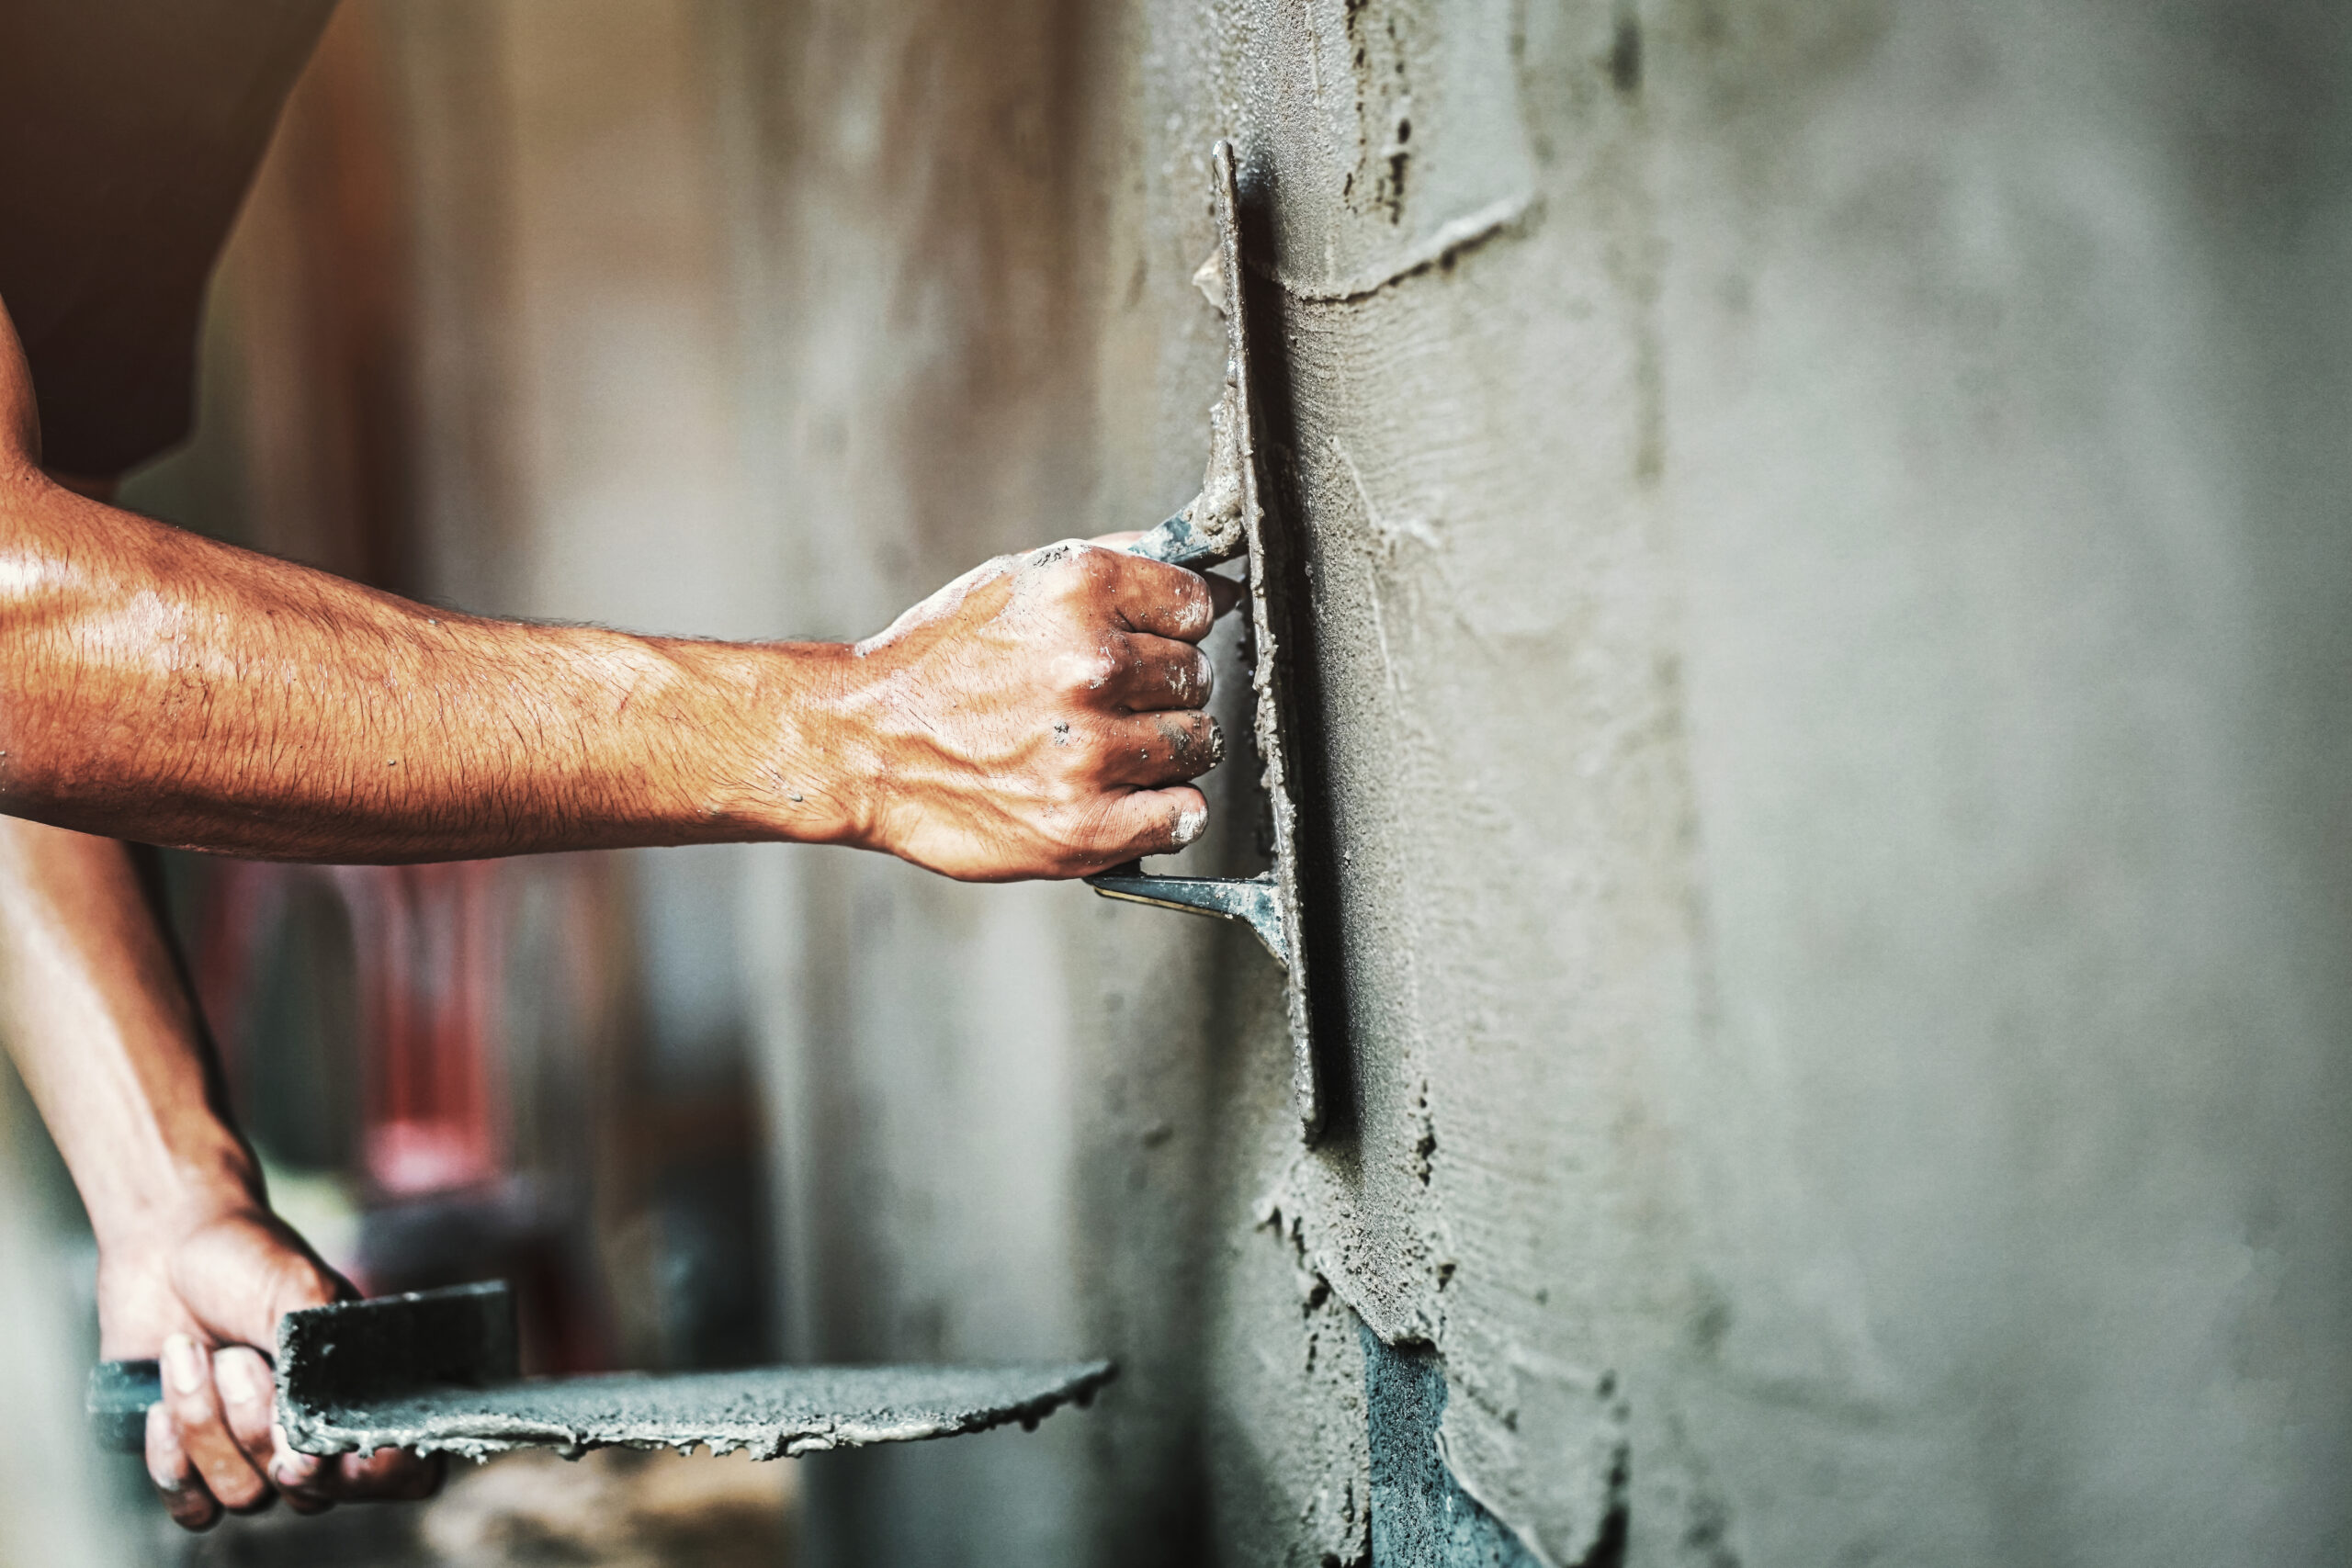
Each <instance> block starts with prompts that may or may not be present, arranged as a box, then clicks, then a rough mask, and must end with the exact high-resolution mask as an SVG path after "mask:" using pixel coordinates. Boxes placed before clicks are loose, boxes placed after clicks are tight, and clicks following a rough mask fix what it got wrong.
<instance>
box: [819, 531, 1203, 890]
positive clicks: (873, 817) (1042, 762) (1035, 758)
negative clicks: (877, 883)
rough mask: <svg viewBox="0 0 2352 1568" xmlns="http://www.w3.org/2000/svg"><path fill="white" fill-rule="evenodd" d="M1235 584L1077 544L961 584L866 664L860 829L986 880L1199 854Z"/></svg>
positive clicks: (917, 611) (856, 670)
mask: <svg viewBox="0 0 2352 1568" xmlns="http://www.w3.org/2000/svg"><path fill="white" fill-rule="evenodd" d="M1212 583H1214V584H1215V585H1216V586H1215V587H1212ZM1233 593H1234V588H1233V585H1232V584H1231V583H1229V582H1227V581H1225V580H1224V579H1222V578H1207V577H1204V576H1203V575H1202V574H1200V573H1198V572H1193V571H1188V570H1185V569H1183V568H1182V567H1177V566H1170V565H1168V564H1166V563H1165V562H1162V561H1153V560H1145V559H1142V558H1138V557H1135V556H1130V555H1126V554H1124V553H1122V552H1121V551H1118V550H1115V549H1110V548H1106V547H1103V545H1100V544H1090V543H1087V542H1085V541H1082V540H1076V539H1072V540H1066V541H1064V542H1063V543H1061V544H1057V545H1048V546H1046V547H1045V548H1044V549H1041V550H1034V551H1031V552H1030V553H1028V554H1026V555H1018V556H1001V557H999V558H997V559H995V560H992V561H989V563H988V564H987V565H985V566H982V567H979V568H978V569H976V570H972V571H969V572H967V573H965V574H964V575H963V576H962V577H959V578H957V579H956V581H953V582H951V583H949V584H948V585H947V586H946V587H944V588H943V589H941V590H940V591H939V592H936V593H934V594H933V595H932V596H931V597H930V598H929V599H926V600H924V601H923V602H922V604H918V605H916V606H915V607H914V608H913V609H911V610H910V611H908V612H907V613H906V614H905V615H901V616H899V618H898V620H897V621H895V622H894V623H892V625H891V626H890V627H889V629H888V630H887V631H885V632H883V633H882V634H881V635H880V636H878V637H871V638H868V639H867V640H866V641H865V642H862V643H860V644H858V645H857V647H856V649H855V650H854V652H855V657H854V659H853V660H851V661H850V664H849V692H848V701H849V708H850V711H851V714H852V716H853V718H854V728H855V731H856V733H857V734H858V735H859V736H860V737H861V738H863V739H865V742H866V743H867V744H870V746H871V747H872V749H873V750H872V753H871V754H870V755H869V756H867V757H865V758H864V759H861V761H863V763H864V766H865V772H866V773H867V777H868V778H869V779H870V780H871V790H870V794H869V795H868V801H869V806H868V809H867V812H866V813H865V816H866V820H865V823H863V824H862V825H861V830H860V831H859V832H858V833H857V834H856V835H855V836H856V838H857V839H858V840H859V841H861V842H863V843H865V845H866V846H867V847H869V848H873V849H882V850H888V851H889V852H891V853H893V854H897V855H899V856H901V857H903V858H905V859H907V860H910V861H913V862H914V863H917V864H919V865H925V866H929V867H930V868H931V869H932V870H933V871H938V872H944V874H947V875H949V876H954V877H959V878H962V879H964V880H966V881H971V882H1009V881H1014V880H1017V879H1020V878H1023V877H1061V876H1080V875H1084V874H1088V873H1090V872H1096V871H1101V870H1102V869H1103V868H1104V867H1105V866H1111V865H1116V864H1118V863H1121V862H1123V861H1130V860H1134V859H1135V858H1136V857H1137V856H1139V855H1158V854H1168V853H1170V852H1174V851H1176V850H1181V849H1182V848H1183V847H1184V846H1185V845H1187V844H1189V843H1191V842H1192V841H1193V840H1195V839H1197V838H1199V837H1200V836H1201V832H1202V830H1203V829H1204V828H1206V827H1207V825H1208V802H1207V801H1206V800H1205V799H1204V797H1203V795H1201V792H1200V791H1199V790H1197V789H1195V788H1193V786H1192V784H1191V783H1190V781H1191V780H1193V779H1195V778H1197V777H1199V776H1200V775H1201V774H1203V773H1206V772H1208V771H1209V770H1210V769H1211V768H1213V767H1215V766H1216V764H1217V761H1218V759H1220V758H1221V757H1223V756H1224V754H1225V740H1224V738H1223V737H1222V736H1221V735H1220V734H1219V733H1218V731H1217V725H1216V720H1215V719H1213V718H1211V717H1210V716H1208V715H1207V714H1205V713H1204V712H1203V711H1201V710H1202V706H1203V705H1204V704H1205V703H1206V702H1207V701H1208V698H1209V689H1210V682H1211V679H1212V675H1211V671H1210V666H1209V660H1208V656H1207V655H1206V654H1204V653H1203V652H1202V651H1201V649H1200V648H1199V647H1198V646H1197V645H1198V644H1199V642H1200V641H1201V639H1202V638H1203V637H1206V636H1208V633H1209V627H1210V626H1211V625H1212V624H1213V623H1214V622H1215V620H1216V616H1217V614H1218V612H1219V611H1220V610H1222V609H1223V608H1225V607H1226V605H1227V604H1230V603H1231V600H1232V596H1233Z"/></svg>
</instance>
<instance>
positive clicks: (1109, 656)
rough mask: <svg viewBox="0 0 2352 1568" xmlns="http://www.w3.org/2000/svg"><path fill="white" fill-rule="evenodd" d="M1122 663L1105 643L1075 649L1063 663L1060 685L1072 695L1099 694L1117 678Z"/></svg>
mask: <svg viewBox="0 0 2352 1568" xmlns="http://www.w3.org/2000/svg"><path fill="white" fill-rule="evenodd" d="M1124 662H1125V661H1124V660H1121V659H1120V657H1119V654H1118V650H1117V649H1116V648H1115V647H1114V645H1113V644H1111V643H1109V642H1107V641H1106V642H1098V643H1096V644H1094V645H1093V646H1092V647H1090V648H1082V649H1076V650H1074V651H1073V652H1072V653H1071V654H1070V655H1069V659H1068V660H1066V661H1065V663H1064V668H1063V674H1062V683H1063V685H1064V686H1065V687H1066V688H1068V689H1069V691H1070V692H1072V693H1087V692H1099V691H1101V690H1102V689H1103V687H1105V686H1107V685H1109V684H1110V683H1111V682H1112V681H1114V679H1116V678H1117V676H1118V673H1119V671H1120V669H1121V668H1122V667H1123V665H1124Z"/></svg>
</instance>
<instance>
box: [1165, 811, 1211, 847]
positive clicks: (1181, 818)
mask: <svg viewBox="0 0 2352 1568" xmlns="http://www.w3.org/2000/svg"><path fill="white" fill-rule="evenodd" d="M1208 826H1209V814H1208V812H1207V811H1206V810H1205V809H1201V810H1194V809H1189V808H1188V809H1186V810H1182V811H1179V812H1178V813H1176V826H1175V827H1174V828H1173V829H1170V837H1171V838H1173V839H1174V840H1176V841H1177V842H1178V843H1180V844H1189V843H1191V842H1192V841H1193V840H1194V839H1197V838H1199V837H1200V836H1201V835H1202V834H1203V833H1204V832H1206V831H1208Z"/></svg>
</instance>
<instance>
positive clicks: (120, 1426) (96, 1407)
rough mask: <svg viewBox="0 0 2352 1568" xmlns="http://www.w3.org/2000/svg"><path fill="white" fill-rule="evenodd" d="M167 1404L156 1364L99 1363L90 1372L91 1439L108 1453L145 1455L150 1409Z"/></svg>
mask: <svg viewBox="0 0 2352 1568" xmlns="http://www.w3.org/2000/svg"><path fill="white" fill-rule="evenodd" d="M163 1401H164V1374H163V1371H162V1369H160V1368H159V1367H157V1366H156V1364H155V1363H154V1362H153V1361H100V1362H99V1363H98V1364H97V1365H96V1366H95V1367H92V1368H91V1369H90V1392H89V1398H88V1401H87V1404H86V1408H87V1409H88V1410H89V1413H90V1436H91V1437H93V1438H96V1440H97V1445H98V1447H100V1448H102V1449H104V1450H107V1452H109V1453H119V1454H135V1453H143V1452H145V1451H146V1448H147V1407H148V1406H149V1405H151V1404H162V1403H163Z"/></svg>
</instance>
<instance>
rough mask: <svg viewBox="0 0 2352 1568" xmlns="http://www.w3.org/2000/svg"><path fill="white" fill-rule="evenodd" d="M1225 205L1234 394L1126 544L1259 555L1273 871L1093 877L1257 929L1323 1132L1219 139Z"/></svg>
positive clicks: (1285, 723)
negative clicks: (1164, 514) (1195, 468)
mask: <svg viewBox="0 0 2352 1568" xmlns="http://www.w3.org/2000/svg"><path fill="white" fill-rule="evenodd" d="M1212 164H1213V179H1214V183H1215V194H1216V231H1217V250H1216V255H1215V256H1214V257H1212V258H1211V259H1210V261H1209V263H1208V264H1207V265H1204V266H1203V267H1202V268H1201V271H1200V274H1199V276H1197V277H1196V278H1195V281H1196V282H1198V283H1199V284H1200V285H1201V286H1202V288H1203V291H1204V292H1205V293H1207V294H1208V295H1209V296H1210V298H1211V299H1213V300H1215V301H1216V304H1217V308H1218V310H1221V311H1222V312H1223V313H1224V316H1225V389H1224V391H1223V392H1222V393H1221V394H1220V395H1219V396H1218V398H1217V400H1216V404H1215V405H1214V406H1212V407H1211V408H1210V410H1209V462H1208V472H1207V474H1206V476H1205V477H1204V479H1202V482H1201V493H1200V494H1199V495H1197V496H1195V497H1194V498H1193V501H1192V502H1191V503H1190V504H1189V505H1187V506H1186V507H1185V508H1184V509H1183V510H1182V512H1179V513H1177V514H1176V515H1175V516H1173V517H1170V519H1168V521H1167V522H1165V523H1162V524H1161V525H1159V526H1158V527H1157V528H1154V529H1152V530H1151V532H1149V533H1148V534H1146V535H1145V536H1143V537H1142V538H1140V539H1137V540H1136V542H1135V543H1134V544H1132V545H1130V546H1128V547H1127V548H1128V551H1129V553H1131V554H1134V555H1139V556H1148V557H1149V558H1152V559H1154V560H1164V561H1170V562H1173V563H1174V564H1176V565H1178V566H1188V567H1203V566H1209V565H1214V564H1216V562H1219V561H1226V560H1231V559H1233V558H1236V557H1238V556H1241V555H1243V554H1245V553H1246V554H1247V555H1248V557H1249V558H1250V646H1251V647H1252V649H1254V650H1255V654H1256V663H1255V666H1254V668H1253V669H1252V671H1251V672H1250V688H1251V690H1252V691H1253V693H1254V694H1256V697H1257V716H1256V724H1255V734H1256V738H1257V743H1258V755H1259V758H1260V760H1261V761H1262V762H1263V763H1264V764H1265V786H1266V795H1267V800H1268V804H1269V805H1270V807H1272V817H1273V860H1274V863H1273V867H1272V870H1270V871H1268V872H1266V873H1264V874H1261V875H1258V876H1250V877H1206V876H1153V875H1149V874H1146V873H1145V871H1144V870H1143V867H1142V864H1141V863H1139V862H1130V863H1127V864H1125V865H1123V866H1117V867H1114V869H1112V870H1110V871H1107V872H1104V873H1103V874H1101V875H1099V876H1090V877H1088V878H1087V879H1086V880H1087V881H1088V883H1089V884H1091V886H1093V888H1094V890H1095V891H1096V892H1098V893H1101V894H1103V895H1104V896H1106V897H1113V898H1127V899H1132V900H1134V901H1135V902H1136V903H1139V904H1152V905H1157V906H1158V907H1159V908H1163V909H1179V910H1182V911H1183V912H1184V913H1186V914H1194V915H1217V916H1222V917H1223V918H1225V919H1231V920H1239V921H1241V922H1242V923H1243V924H1245V925H1247V926H1248V927H1249V928H1250V930H1251V931H1254V932H1256V933H1257V936H1258V940H1259V941H1260V942H1263V943H1264V944H1265V947H1266V951H1267V952H1269V953H1272V954H1273V955H1274V961H1275V962H1276V963H1278V964H1281V965H1282V966H1283V970H1284V972H1285V974H1286V976H1287V982H1286V986H1285V990H1286V993H1287V1000H1288V1003H1289V1012H1290V1035H1291V1085H1292V1091H1293V1096H1294V1099H1295V1104H1296V1106H1297V1110H1298V1118H1299V1124H1300V1127H1301V1129H1302V1131H1303V1132H1304V1133H1305V1134H1306V1137H1307V1138H1308V1139H1310V1140H1311V1139H1313V1138H1314V1136H1315V1135H1316V1134H1317V1132H1318V1131H1319V1130H1320V1129H1321V1127H1322V1124H1323V1110H1324V1107H1323V1103H1322V1095H1321V1092H1320V1090H1319V1089H1318V1087H1317V1079H1316V1072H1315V1055H1314V1051H1313V1048H1312V1040H1311V1032H1310V1028H1311V1018H1310V1014H1309V1012H1308V1010H1307V992H1306V979H1307V975H1306V942H1305V940H1304V931H1303V925H1302V921H1301V919H1300V903H1299V877H1298V847H1297V837H1298V815H1297V811H1296V808H1295V806H1294V804H1293V801H1292V795H1291V790H1292V785H1293V783H1294V780H1293V776H1292V773H1291V768H1290V761H1289V758H1290V754H1291V749H1290V739H1291V734H1290V732H1291V726H1290V722H1289V715H1290V711H1291V703H1292V699H1291V694H1290V690H1289V680H1288V677H1287V665H1288V660H1289V659H1290V656H1291V650H1290V648H1289V645H1288V643H1287V642H1286V641H1285V639H1284V638H1283V635H1282V627H1283V626H1284V625H1286V624H1287V614H1286V612H1287V611H1288V610H1289V608H1290V605H1289V602H1288V601H1289V594H1288V593H1287V592H1286V591H1285V580H1284V577H1283V573H1282V572H1281V571H1279V570H1276V566H1277V564H1278V563H1276V562H1275V561H1274V560H1273V559H1272V558H1271V556H1270V552H1269V543H1270V541H1269V539H1268V527H1267V521H1266V511H1265V505H1264V502H1263V499H1262V496H1261V491H1260V485H1259V479H1260V475H1259V468H1258V446H1259V440H1258V437H1259V426H1258V420H1259V407H1258V401H1257V398H1256V396H1255V394H1254V391H1253V382H1252V379H1251V377H1252V370H1251V362H1250V320H1249V313H1248V311H1247V310H1246V308H1245V306H1244V301H1243V296H1244V294H1245V293H1246V289H1245V288H1244V285H1245V283H1246V281H1247V279H1246V276H1245V274H1244V273H1243V271H1242V264H1241V223H1240V216H1239V209H1238V199H1237V191H1236V186H1235V180H1234V169H1233V144H1232V143H1231V142H1228V141H1220V142H1218V143H1217V144H1216V155H1215V157H1214V158H1213V160H1212Z"/></svg>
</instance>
